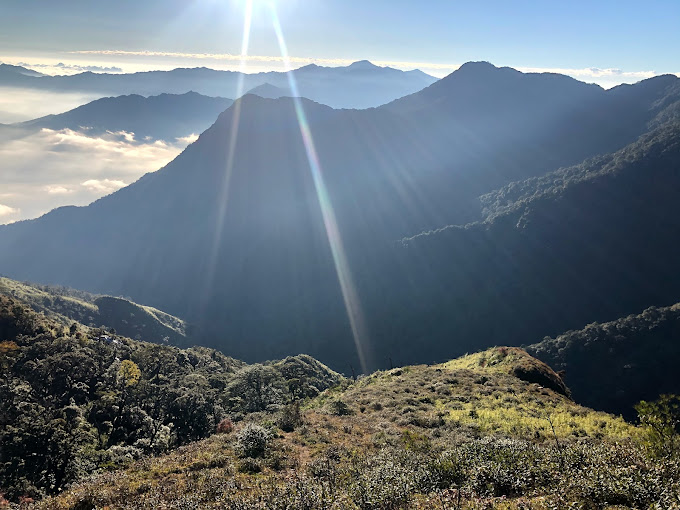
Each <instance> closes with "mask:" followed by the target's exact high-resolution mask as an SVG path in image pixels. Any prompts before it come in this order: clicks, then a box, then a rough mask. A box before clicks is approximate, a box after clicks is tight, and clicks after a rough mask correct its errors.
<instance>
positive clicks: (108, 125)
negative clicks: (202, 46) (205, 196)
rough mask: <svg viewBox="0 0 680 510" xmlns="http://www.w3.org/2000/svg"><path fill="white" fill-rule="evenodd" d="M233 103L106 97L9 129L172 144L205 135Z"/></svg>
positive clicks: (186, 97) (188, 97)
mask: <svg viewBox="0 0 680 510" xmlns="http://www.w3.org/2000/svg"><path fill="white" fill-rule="evenodd" d="M232 103H233V101H232V100H231V99H226V98H222V97H207V96H202V95H200V94H197V93H196V92H187V93H186V94H181V95H177V94H161V95H158V96H151V97H148V98H147V97H143V96H139V95H129V96H119V97H107V98H102V99H98V100H96V101H92V102H91V103H88V104H86V105H83V106H80V107H78V108H75V109H73V110H70V111H68V112H66V113H62V114H58V115H48V116H46V117H41V118H39V119H35V120H30V121H27V122H20V123H16V124H11V125H9V126H7V127H8V128H10V129H12V130H14V131H28V132H31V131H35V130H40V129H43V128H47V129H57V130H58V129H72V130H85V131H87V132H89V133H92V134H100V133H104V132H107V131H112V132H118V131H126V132H129V133H134V134H135V135H136V137H137V138H138V139H143V138H146V137H150V138H151V139H154V140H170V141H174V140H175V138H179V137H184V136H188V135H191V134H197V133H201V132H203V131H204V130H205V129H207V128H208V127H210V125H211V124H212V123H213V122H214V121H215V119H216V118H217V116H218V115H219V114H220V113H221V112H222V111H224V110H225V109H226V108H228V107H229V106H231V104H232Z"/></svg>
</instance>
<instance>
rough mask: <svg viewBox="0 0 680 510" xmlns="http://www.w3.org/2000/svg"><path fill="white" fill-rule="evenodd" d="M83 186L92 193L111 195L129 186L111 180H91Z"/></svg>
mask: <svg viewBox="0 0 680 510" xmlns="http://www.w3.org/2000/svg"><path fill="white" fill-rule="evenodd" d="M82 186H84V187H85V188H87V189H88V190H90V191H94V192H96V193H104V194H109V193H113V192H114V191H116V190H119V189H120V188H123V187H125V186H127V184H125V183H124V182H123V181H116V180H111V179H101V180H100V179H89V180H87V181H85V182H83V183H82Z"/></svg>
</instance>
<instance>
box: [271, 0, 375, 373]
mask: <svg viewBox="0 0 680 510" xmlns="http://www.w3.org/2000/svg"><path fill="white" fill-rule="evenodd" d="M270 7H271V12H272V21H273V25H274V30H275V32H276V38H277V40H278V43H279V49H280V51H281V56H282V57H283V60H284V64H285V66H286V70H287V75H288V82H289V85H290V90H291V92H292V95H293V98H292V100H293V102H294V104H295V114H296V116H297V120H298V124H299V126H300V133H301V135H302V141H303V144H304V147H305V152H306V154H307V160H308V162H309V168H310V171H311V173H312V180H313V182H314V188H315V191H316V194H317V198H318V200H319V206H320V207H321V214H322V216H323V222H324V226H325V228H326V236H327V238H328V243H329V245H330V248H331V253H332V255H333V263H334V264H335V271H336V273H337V276H338V281H339V282H340V290H341V291H342V297H343V301H344V304H345V309H346V311H347V317H348V319H349V323H350V327H351V329H352V336H353V337H354V344H355V347H356V351H357V355H358V357H359V362H360V364H361V370H362V371H363V372H364V373H366V371H367V360H366V354H367V353H366V349H367V347H368V346H367V339H368V337H367V329H366V324H365V320H364V317H363V312H362V310H361V303H360V301H359V295H358V293H357V291H356V286H355V284H354V280H353V278H352V274H351V272H350V268H349V264H348V261H347V255H346V253H345V249H344V246H343V243H342V238H341V236H340V231H339V229H338V224H337V221H336V219H335V212H334V211H333V206H332V204H331V200H330V197H329V195H328V190H327V188H326V184H325V182H324V178H323V170H322V167H321V163H320V161H319V157H318V155H317V152H316V147H315V145H314V139H313V137H312V132H311V130H310V128H309V123H308V122H307V116H306V114H305V110H304V108H303V105H302V100H301V99H300V94H299V92H298V87H297V82H296V80H295V75H294V73H293V72H292V70H291V65H290V58H289V55H288V48H287V46H286V41H285V39H284V37H283V30H282V29H281V23H280V21H279V17H278V13H277V11H276V5H275V4H274V3H271V4H270Z"/></svg>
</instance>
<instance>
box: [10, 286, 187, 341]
mask: <svg viewBox="0 0 680 510" xmlns="http://www.w3.org/2000/svg"><path fill="white" fill-rule="evenodd" d="M0 295H5V296H11V297H14V298H16V299H19V300H21V301H22V302H24V303H26V304H28V305H29V306H31V307H32V308H33V309H34V310H37V311H39V312H42V313H44V314H45V315H46V316H48V317H50V318H52V319H54V320H56V321H58V322H60V323H61V324H64V325H67V326H70V325H71V324H72V323H73V322H74V321H75V322H79V323H81V324H84V325H87V326H90V327H106V328H113V329H115V330H116V331H117V332H118V333H120V334H121V335H123V336H126V337H129V338H135V339H137V340H141V339H142V338H143V339H144V340H146V341H148V342H154V343H170V344H171V345H177V346H185V347H186V346H189V345H190V344H191V342H190V340H189V339H188V338H187V324H186V323H185V322H184V321H183V320H182V319H180V318H178V317H174V316H173V315H170V314H168V313H165V312H162V311H161V310H158V309H156V308H153V307H150V306H142V305H138V304H136V303H133V302H131V301H128V300H126V299H122V298H116V297H111V296H99V295H96V294H91V293H89V292H84V291H80V290H75V289H70V288H66V287H54V286H49V285H35V284H31V283H27V282H18V281H15V280H10V279H9V278H4V277H0Z"/></svg>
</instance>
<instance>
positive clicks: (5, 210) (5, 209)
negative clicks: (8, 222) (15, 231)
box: [0, 204, 19, 218]
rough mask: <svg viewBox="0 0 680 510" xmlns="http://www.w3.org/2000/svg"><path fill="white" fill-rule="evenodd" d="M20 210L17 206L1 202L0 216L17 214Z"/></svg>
mask: <svg viewBox="0 0 680 510" xmlns="http://www.w3.org/2000/svg"><path fill="white" fill-rule="evenodd" d="M18 212H19V209H17V208H15V207H10V206H8V205H3V204H0V218H4V217H6V216H12V215H13V214H17V213H18Z"/></svg>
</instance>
